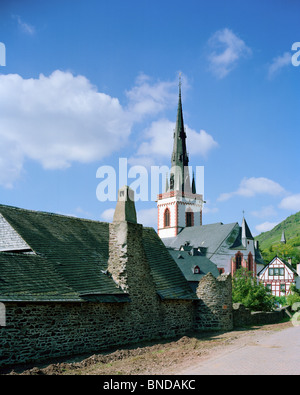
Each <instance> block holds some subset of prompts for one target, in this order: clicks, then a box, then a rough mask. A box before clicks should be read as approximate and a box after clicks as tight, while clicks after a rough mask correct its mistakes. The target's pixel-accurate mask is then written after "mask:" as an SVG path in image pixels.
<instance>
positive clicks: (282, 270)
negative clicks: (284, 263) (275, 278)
mask: <svg viewBox="0 0 300 395" xmlns="http://www.w3.org/2000/svg"><path fill="white" fill-rule="evenodd" d="M279 276H284V268H283V267H281V268H280V269H279Z"/></svg>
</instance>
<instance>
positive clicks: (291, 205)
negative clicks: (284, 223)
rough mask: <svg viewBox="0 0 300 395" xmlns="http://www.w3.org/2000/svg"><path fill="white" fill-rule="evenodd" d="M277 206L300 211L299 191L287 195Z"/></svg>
mask: <svg viewBox="0 0 300 395" xmlns="http://www.w3.org/2000/svg"><path fill="white" fill-rule="evenodd" d="M279 208H282V209H285V210H293V211H300V193H298V194H295V195H291V196H287V197H285V198H284V199H282V201H281V202H280V204H279Z"/></svg>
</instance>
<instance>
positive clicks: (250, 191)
mask: <svg viewBox="0 0 300 395" xmlns="http://www.w3.org/2000/svg"><path fill="white" fill-rule="evenodd" d="M284 192H285V190H284V188H283V187H282V186H281V185H279V184H278V183H277V182H275V181H272V180H270V179H268V178H265V177H251V178H243V180H242V181H241V183H240V186H239V188H238V189H237V190H236V191H234V192H230V193H222V194H221V195H220V196H219V198H218V200H219V201H225V200H228V199H230V198H232V197H233V196H236V195H237V196H244V197H253V196H256V195H258V194H265V195H271V196H278V195H281V194H282V193H284Z"/></svg>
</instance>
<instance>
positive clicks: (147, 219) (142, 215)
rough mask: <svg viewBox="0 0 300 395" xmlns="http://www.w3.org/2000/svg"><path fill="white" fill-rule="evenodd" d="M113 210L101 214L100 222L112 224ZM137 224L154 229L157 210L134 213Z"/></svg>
mask: <svg viewBox="0 0 300 395" xmlns="http://www.w3.org/2000/svg"><path fill="white" fill-rule="evenodd" d="M114 212H115V209H114V208H109V209H107V210H105V211H103V213H102V214H101V216H100V218H101V220H103V221H105V222H112V221H113V217H114ZM136 216H137V222H138V223H139V224H142V225H143V226H149V227H152V228H156V226H157V208H156V207H155V208H149V209H142V210H138V211H137V213H136Z"/></svg>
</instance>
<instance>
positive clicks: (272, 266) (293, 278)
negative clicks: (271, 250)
mask: <svg viewBox="0 0 300 395" xmlns="http://www.w3.org/2000/svg"><path fill="white" fill-rule="evenodd" d="M298 267H299V265H298ZM258 278H259V280H260V281H261V282H262V283H263V285H264V286H265V287H266V288H268V289H269V290H270V291H271V292H272V294H273V295H274V296H285V295H288V294H289V293H290V288H291V285H292V284H295V285H296V287H297V288H300V277H299V273H297V271H296V270H295V269H294V268H293V267H292V265H291V264H290V263H288V262H286V261H284V260H283V259H281V258H278V257H277V256H276V257H275V258H274V259H273V260H272V261H271V262H270V263H269V264H268V265H267V266H265V268H264V269H263V270H261V271H260V272H259V273H258Z"/></svg>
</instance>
